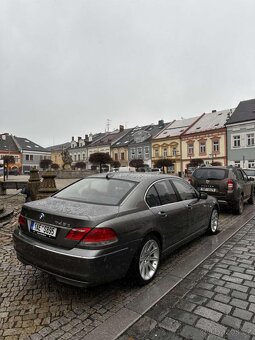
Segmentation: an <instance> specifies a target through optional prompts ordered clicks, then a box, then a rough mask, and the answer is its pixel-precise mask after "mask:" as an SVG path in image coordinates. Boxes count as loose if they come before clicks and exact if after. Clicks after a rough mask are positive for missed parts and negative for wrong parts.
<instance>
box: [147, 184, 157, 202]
mask: <svg viewBox="0 0 255 340" xmlns="http://www.w3.org/2000/svg"><path fill="white" fill-rule="evenodd" d="M146 202H147V204H148V206H149V207H151V208H152V207H157V206H159V205H160V200H159V196H158V193H157V191H156V189H155V187H154V185H153V186H152V187H151V188H150V189H149V190H148V192H147V195H146Z"/></svg>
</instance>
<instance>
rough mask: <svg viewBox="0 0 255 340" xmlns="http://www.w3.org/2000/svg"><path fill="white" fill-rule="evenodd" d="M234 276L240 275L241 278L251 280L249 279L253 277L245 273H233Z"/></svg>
mask: <svg viewBox="0 0 255 340" xmlns="http://www.w3.org/2000/svg"><path fill="white" fill-rule="evenodd" d="M233 276H235V277H239V278H240V279H244V280H249V281H251V280H252V279H253V276H252V275H248V274H243V273H233Z"/></svg>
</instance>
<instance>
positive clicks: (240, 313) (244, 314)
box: [233, 308, 253, 321]
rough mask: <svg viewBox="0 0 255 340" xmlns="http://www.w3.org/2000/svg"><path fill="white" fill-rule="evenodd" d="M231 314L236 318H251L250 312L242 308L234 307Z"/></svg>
mask: <svg viewBox="0 0 255 340" xmlns="http://www.w3.org/2000/svg"><path fill="white" fill-rule="evenodd" d="M233 316H235V317H237V318H240V319H242V320H247V321H249V320H251V318H252V316H253V314H252V312H249V311H247V310H244V309H240V308H235V309H234V312H233Z"/></svg>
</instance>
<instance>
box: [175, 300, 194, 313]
mask: <svg viewBox="0 0 255 340" xmlns="http://www.w3.org/2000/svg"><path fill="white" fill-rule="evenodd" d="M196 306H197V305H196V304H195V303H192V302H189V301H187V300H182V301H180V302H179V303H178V304H177V305H176V307H177V308H179V309H183V310H185V311H186V312H192V311H193V309H195V308H196Z"/></svg>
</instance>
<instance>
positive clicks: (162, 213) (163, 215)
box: [158, 211, 167, 217]
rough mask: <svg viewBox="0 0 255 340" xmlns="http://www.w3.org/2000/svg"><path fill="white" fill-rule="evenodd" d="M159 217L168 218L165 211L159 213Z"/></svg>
mask: <svg viewBox="0 0 255 340" xmlns="http://www.w3.org/2000/svg"><path fill="white" fill-rule="evenodd" d="M158 215H159V216H160V217H167V214H166V213H165V212H164V211H159V212H158Z"/></svg>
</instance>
